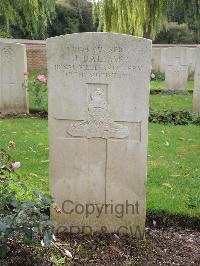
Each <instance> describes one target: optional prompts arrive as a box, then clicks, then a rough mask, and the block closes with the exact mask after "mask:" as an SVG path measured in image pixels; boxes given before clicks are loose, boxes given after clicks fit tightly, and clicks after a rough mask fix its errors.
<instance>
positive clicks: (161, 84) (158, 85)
mask: <svg viewBox="0 0 200 266" xmlns="http://www.w3.org/2000/svg"><path fill="white" fill-rule="evenodd" d="M150 88H151V90H164V89H165V88H166V86H165V81H163V80H156V81H151V83H150ZM193 88H194V81H193V80H189V81H188V83H187V89H188V90H193Z"/></svg>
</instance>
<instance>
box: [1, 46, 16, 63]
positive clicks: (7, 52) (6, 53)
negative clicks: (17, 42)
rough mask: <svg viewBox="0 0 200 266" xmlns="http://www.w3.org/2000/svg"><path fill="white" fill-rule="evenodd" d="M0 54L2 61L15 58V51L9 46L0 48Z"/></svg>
mask: <svg viewBox="0 0 200 266" xmlns="http://www.w3.org/2000/svg"><path fill="white" fill-rule="evenodd" d="M1 55H2V58H3V60H4V61H13V60H14V58H15V52H14V51H13V49H12V48H10V47H5V48H3V49H2V50H1Z"/></svg>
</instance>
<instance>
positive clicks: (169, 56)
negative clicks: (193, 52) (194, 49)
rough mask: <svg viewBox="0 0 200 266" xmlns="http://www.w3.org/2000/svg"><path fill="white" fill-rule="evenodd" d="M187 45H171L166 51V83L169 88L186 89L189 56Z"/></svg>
mask: <svg viewBox="0 0 200 266" xmlns="http://www.w3.org/2000/svg"><path fill="white" fill-rule="evenodd" d="M187 49H188V48H186V47H171V48H168V49H166V51H165V57H166V58H165V60H166V61H165V63H166V68H165V83H166V88H167V89H168V90H186V89H187V80H188V58H187Z"/></svg>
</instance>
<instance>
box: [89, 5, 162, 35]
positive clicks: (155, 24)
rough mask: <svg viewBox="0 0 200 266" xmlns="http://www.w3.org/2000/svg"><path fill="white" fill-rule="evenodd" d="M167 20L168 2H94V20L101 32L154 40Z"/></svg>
mask: <svg viewBox="0 0 200 266" xmlns="http://www.w3.org/2000/svg"><path fill="white" fill-rule="evenodd" d="M166 18H167V16H166V0H100V1H98V2H95V1H93V19H94V22H95V23H98V30H99V31H101V30H102V31H112V32H121V33H126V34H132V35H133V34H134V35H139V36H142V35H143V36H145V37H148V38H154V37H155V35H156V33H157V32H159V30H160V28H161V26H162V24H163V23H165V22H166Z"/></svg>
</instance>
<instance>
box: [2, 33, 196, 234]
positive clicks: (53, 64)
mask: <svg viewBox="0 0 200 266" xmlns="http://www.w3.org/2000/svg"><path fill="white" fill-rule="evenodd" d="M198 51H199V50H198ZM198 56H199V57H200V53H199V52H198ZM24 58H25V51H24V48H23V46H20V45H16V46H11V45H6V44H1V99H3V103H4V106H5V107H6V108H8V103H13V104H14V105H15V106H16V108H18V103H21V104H22V103H23V104H22V106H23V107H20V108H22V109H20V108H19V109H18V110H19V111H20V112H21V111H27V109H26V108H24V106H26V104H25V103H26V101H25V97H26V92H25V91H24V85H22V84H23V82H24V77H23V70H24V68H26V64H24V62H25V61H24ZM47 61H48V97H49V110H48V123H49V144H50V180H51V182H50V183H51V195H52V196H53V198H54V199H55V204H54V207H53V208H52V210H51V217H52V219H53V220H54V221H56V222H57V224H58V227H57V229H58V230H60V231H61V230H62V231H63V230H64V231H71V232H74V231H75V232H85V231H87V232H94V231H102V232H104V233H107V232H119V233H131V234H133V235H135V236H136V237H138V238H142V237H143V235H144V227H145V215H146V210H145V209H146V207H145V205H146V204H145V198H146V197H145V195H146V192H145V190H146V187H145V186H146V185H145V184H146V175H147V139H148V110H149V105H148V102H149V82H150V79H149V77H150V71H151V41H150V40H147V39H143V38H137V37H133V36H128V35H121V34H112V33H83V34H71V35H65V36H60V37H55V38H50V39H48V40H47ZM199 72H200V69H199V61H197V70H196V79H197V81H196V83H195V84H196V86H198V85H199ZM198 91H200V87H198ZM2 92H3V93H2ZM4 94H6V97H8V98H6V97H5V95H4ZM19 94H20V95H21V98H22V99H21V98H20V97H19V98H20V99H19V100H17V102H16V98H17V99H18V96H19ZM2 95H3V98H2ZM22 95H23V97H22ZM10 97H12V98H14V99H12V101H9V98H10ZM5 103H6V105H5ZM198 106H199V103H198ZM23 108H24V109H23ZM7 110H10V109H9V108H8V109H7ZM13 110H14V111H16V110H15V108H14V109H13Z"/></svg>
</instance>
